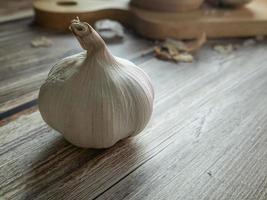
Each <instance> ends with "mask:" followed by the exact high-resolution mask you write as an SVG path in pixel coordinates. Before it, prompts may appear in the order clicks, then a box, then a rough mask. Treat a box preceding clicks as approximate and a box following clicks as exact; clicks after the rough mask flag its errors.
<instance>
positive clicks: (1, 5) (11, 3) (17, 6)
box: [0, 0, 33, 23]
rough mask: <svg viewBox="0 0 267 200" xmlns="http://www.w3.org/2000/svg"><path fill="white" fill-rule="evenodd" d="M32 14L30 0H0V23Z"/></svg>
mask: <svg viewBox="0 0 267 200" xmlns="http://www.w3.org/2000/svg"><path fill="white" fill-rule="evenodd" d="M30 16H33V9H32V0H19V1H18V0H8V1H0V23H2V22H7V21H11V20H16V19H21V18H25V17H30Z"/></svg>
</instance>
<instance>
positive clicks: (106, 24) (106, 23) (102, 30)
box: [94, 19, 124, 43]
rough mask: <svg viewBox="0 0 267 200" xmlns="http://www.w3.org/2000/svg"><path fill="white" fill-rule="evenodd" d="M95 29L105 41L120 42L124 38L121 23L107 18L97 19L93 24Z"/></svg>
mask: <svg viewBox="0 0 267 200" xmlns="http://www.w3.org/2000/svg"><path fill="white" fill-rule="evenodd" d="M94 27H95V29H96V31H97V32H98V33H99V35H100V36H101V37H102V38H103V40H105V42H107V43H117V42H121V41H122V40H123V38H124V31H123V27H122V25H121V24H120V23H119V22H117V21H112V20H109V19H104V20H99V21H97V22H96V23H95V24H94Z"/></svg>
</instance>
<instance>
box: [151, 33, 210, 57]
mask: <svg viewBox="0 0 267 200" xmlns="http://www.w3.org/2000/svg"><path fill="white" fill-rule="evenodd" d="M205 42H206V34H205V33H202V34H201V35H199V36H198V38H197V39H196V40H194V41H191V42H186V43H185V42H182V41H178V40H174V39H170V38H167V39H166V40H165V41H164V42H163V43H162V44H159V45H157V46H156V47H155V48H154V51H155V55H156V57H157V58H159V59H162V60H170V61H175V62H193V60H194V57H193V56H192V54H191V53H193V52H195V51H197V50H198V49H199V48H201V47H202V46H203V44H204V43H205Z"/></svg>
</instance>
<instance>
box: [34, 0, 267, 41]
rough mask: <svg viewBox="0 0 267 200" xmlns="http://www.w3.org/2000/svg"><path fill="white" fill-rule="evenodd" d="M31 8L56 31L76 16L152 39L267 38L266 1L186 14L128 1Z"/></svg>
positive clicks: (52, 2)
mask: <svg viewBox="0 0 267 200" xmlns="http://www.w3.org/2000/svg"><path fill="white" fill-rule="evenodd" d="M67 2H68V3H67ZM34 9H35V14H36V20H37V22H38V23H39V24H40V25H42V26H45V27H49V28H54V29H59V30H67V28H68V26H69V24H70V21H71V20H72V19H74V18H75V17H76V16H79V18H80V19H81V20H83V21H87V22H89V23H91V24H93V23H94V22H95V21H96V20H99V19H103V18H109V19H113V20H118V21H120V22H122V23H123V24H126V25H128V26H131V27H133V28H134V29H135V30H136V31H137V32H138V33H139V34H141V35H143V36H145V37H148V38H153V39H165V38H166V37H172V38H177V39H190V38H195V37H196V36H197V35H199V34H200V32H206V34H207V36H208V37H209V38H221V37H245V36H253V35H267V12H266V9H267V1H266V0H254V1H253V2H251V3H250V4H248V5H247V6H245V7H243V8H239V9H231V10H230V9H215V8H211V7H205V6H203V7H202V8H201V9H199V10H195V11H190V12H155V11H151V10H144V9H140V8H137V7H133V6H130V5H129V0H114V1H108V0H104V1H98V0H79V1H76V0H65V1H60V0H46V1H42V0H35V1H34Z"/></svg>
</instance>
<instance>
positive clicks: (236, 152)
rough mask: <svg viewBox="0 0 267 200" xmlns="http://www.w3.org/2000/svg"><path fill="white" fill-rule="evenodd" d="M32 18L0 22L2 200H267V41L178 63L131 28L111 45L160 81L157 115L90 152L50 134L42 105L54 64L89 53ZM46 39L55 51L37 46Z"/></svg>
mask: <svg viewBox="0 0 267 200" xmlns="http://www.w3.org/2000/svg"><path fill="white" fill-rule="evenodd" d="M31 21H32V20H31V19H24V20H18V21H14V22H9V23H2V24H0V47H1V48H0V112H1V115H0V116H1V119H2V120H1V127H0V199H25V200H26V199H27V200H29V199H56V200H61V199H64V200H65V199H71V200H74V199H86V200H87V199H105V200H106V199H114V200H119V199H142V200H157V199H166V200H174V199H182V200H201V199H203V200H204V199H205V200H208V199H209V200H214V199H224V200H234V199H235V200H237V199H238V200H244V199H246V200H266V199H267V41H266V40H265V41H262V42H261V43H257V44H256V45H254V46H249V47H242V48H240V49H239V50H237V51H235V52H233V53H232V54H230V55H221V54H218V53H217V52H215V51H214V50H213V49H212V45H213V44H214V43H218V42H219V43H221V42H223V41H213V42H209V43H208V44H207V45H206V46H205V47H204V48H203V49H201V50H200V51H199V52H198V53H197V54H196V60H195V61H194V62H193V63H192V64H185V63H179V64H176V63H171V62H163V61H159V60H157V59H156V58H154V56H153V45H154V43H153V42H152V41H147V40H145V39H141V38H140V37H138V36H136V35H134V34H133V33H131V32H129V31H127V34H126V38H125V40H124V42H123V43H121V44H117V45H116V44H114V45H109V48H110V49H111V51H112V52H113V53H114V54H115V55H117V56H120V57H125V58H128V59H131V60H132V61H133V62H135V63H136V64H138V65H139V66H140V67H141V68H143V69H144V70H145V71H146V72H147V73H148V74H149V75H150V77H151V78H152V81H153V84H154V87H155V95H156V99H155V108H154V113H153V117H152V119H151V122H150V123H149V125H148V127H147V128H146V129H145V130H144V131H143V132H142V133H141V134H140V135H138V136H136V137H133V138H129V139H126V140H123V141H121V142H119V143H117V144H116V145H115V146H113V147H112V148H110V149H106V150H90V149H79V148H76V147H74V146H72V145H71V144H69V143H68V142H66V141H65V140H64V139H63V137H62V136H61V135H60V134H59V133H57V132H56V131H54V130H52V129H51V128H49V127H48V126H47V125H46V124H45V123H44V121H43V120H42V118H41V116H40V113H39V112H38V108H37V101H36V97H37V94H38V89H39V87H40V85H41V84H42V82H43V81H44V79H45V78H46V76H47V73H48V71H49V70H50V68H51V66H52V65H51V64H52V63H54V62H55V61H57V60H58V59H60V58H63V57H65V56H68V55H71V54H74V53H77V52H80V51H81V48H80V47H79V45H78V43H77V41H76V40H75V39H74V38H73V37H72V36H71V35H69V34H60V33H56V32H51V31H50V32H48V31H45V30H42V29H40V28H38V27H36V26H33V25H31ZM43 35H44V36H47V37H49V38H51V39H52V40H53V42H54V44H53V46H51V47H49V48H32V47H31V45H30V41H31V40H32V39H33V38H35V37H37V36H43ZM228 42H229V41H226V43H228ZM237 42H239V43H241V42H242V41H237Z"/></svg>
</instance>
